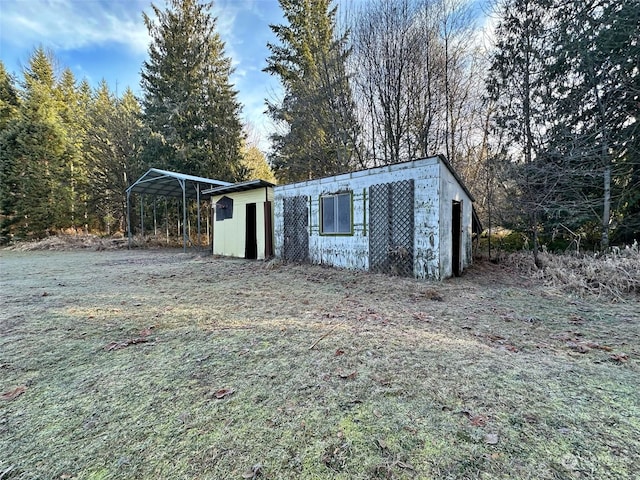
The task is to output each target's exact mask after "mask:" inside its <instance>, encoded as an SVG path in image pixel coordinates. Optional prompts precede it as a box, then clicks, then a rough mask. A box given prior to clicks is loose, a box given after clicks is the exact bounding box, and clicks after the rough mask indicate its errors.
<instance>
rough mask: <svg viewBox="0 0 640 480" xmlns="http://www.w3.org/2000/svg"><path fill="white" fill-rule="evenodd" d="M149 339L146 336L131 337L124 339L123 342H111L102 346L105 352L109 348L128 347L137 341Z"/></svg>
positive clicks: (144, 341) (108, 350) (141, 341)
mask: <svg viewBox="0 0 640 480" xmlns="http://www.w3.org/2000/svg"><path fill="white" fill-rule="evenodd" d="M149 340H150V339H149V338H147V337H137V338H131V339H129V340H125V341H123V342H111V343H110V344H108V345H106V346H105V347H104V349H105V350H106V351H107V352H110V351H111V350H120V349H121V348H125V347H128V346H129V345H136V344H138V343H146V342H148V341H149Z"/></svg>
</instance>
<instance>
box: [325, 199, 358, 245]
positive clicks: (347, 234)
mask: <svg viewBox="0 0 640 480" xmlns="http://www.w3.org/2000/svg"><path fill="white" fill-rule="evenodd" d="M345 195H348V196H349V207H348V208H349V210H348V211H349V230H345V231H335V232H325V225H324V208H325V205H324V200H325V199H327V198H332V199H333V200H334V201H333V218H334V226H335V230H338V228H339V220H338V218H339V215H340V213H341V210H340V207H339V205H340V202H339V201H338V198H339V197H341V196H345ZM318 201H319V204H320V208H319V217H320V221H319V227H320V228H319V229H318V230H319V232H320V235H321V236H327V237H351V236H353V191H351V190H348V191H341V192H335V193H324V194H321V195H320V197H319V200H318Z"/></svg>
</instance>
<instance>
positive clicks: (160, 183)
mask: <svg viewBox="0 0 640 480" xmlns="http://www.w3.org/2000/svg"><path fill="white" fill-rule="evenodd" d="M190 185H193V186H194V187H195V188H188V186H190ZM228 185H232V184H231V183H229V182H223V181H221V180H213V179H211V178H204V177H196V176H194V175H186V174H184V173H177V172H169V171H168V170H160V169H158V168H150V169H149V170H148V171H147V173H145V174H144V175H142V176H141V177H140V178H139V179H138V180H136V181H135V182H133V184H132V185H131V186H130V187H129V188H127V195H130V194H131V193H141V194H144V195H155V196H158V197H182V196H185V197H186V198H189V199H191V198H197V197H198V191H199V192H200V193H202V189H203V188H209V189H210V188H215V187H225V186H228ZM198 187H199V188H198Z"/></svg>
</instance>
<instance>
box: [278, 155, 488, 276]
mask: <svg viewBox="0 0 640 480" xmlns="http://www.w3.org/2000/svg"><path fill="white" fill-rule="evenodd" d="M473 201H474V200H473V197H472V196H471V194H470V193H469V191H468V190H467V189H466V188H465V186H464V185H463V184H462V181H461V180H460V179H459V178H458V176H457V175H456V173H455V172H454V171H453V168H452V167H451V165H449V163H448V162H447V161H446V159H445V158H444V157H441V156H437V157H430V158H424V159H420V160H415V161H410V162H404V163H397V164H393V165H388V166H384V167H377V168H371V169H368V170H361V171H357V172H352V173H346V174H342V175H336V176H333V177H326V178H321V179H317V180H310V181H306V182H299V183H294V184H289V185H282V186H276V187H274V247H275V256H276V257H280V258H283V259H285V260H289V261H310V262H312V263H318V264H327V265H333V266H337V267H344V268H350V269H360V270H369V271H372V272H381V273H390V274H395V275H404V276H414V277H416V278H429V279H444V278H447V277H450V276H454V275H455V276H457V275H460V274H461V273H462V271H463V270H464V269H465V268H467V267H468V266H469V265H471V262H472V228H473V225H474V218H475V217H474V214H473Z"/></svg>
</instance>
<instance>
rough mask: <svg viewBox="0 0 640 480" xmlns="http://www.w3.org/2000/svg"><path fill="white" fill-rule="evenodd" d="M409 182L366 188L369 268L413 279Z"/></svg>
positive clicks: (373, 270)
mask: <svg viewBox="0 0 640 480" xmlns="http://www.w3.org/2000/svg"><path fill="white" fill-rule="evenodd" d="M413 196H414V189H413V180H404V181H402V182H393V183H384V184H379V185H373V186H371V188H370V189H369V269H370V270H371V271H372V272H378V273H386V274H390V275H400V276H404V277H411V276H413V229H414V220H413V216H414V212H413V203H414V202H413Z"/></svg>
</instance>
